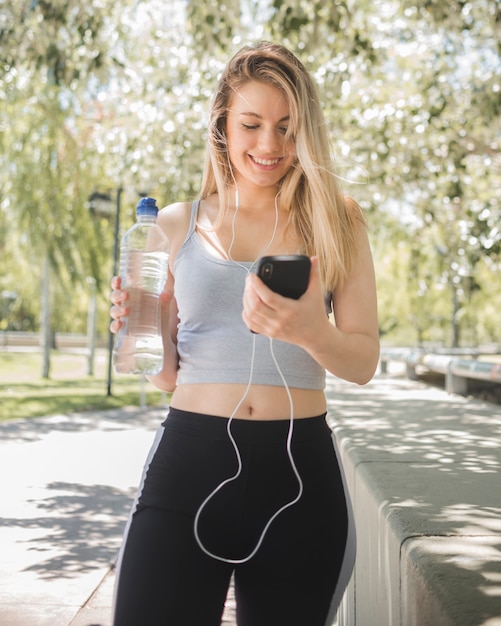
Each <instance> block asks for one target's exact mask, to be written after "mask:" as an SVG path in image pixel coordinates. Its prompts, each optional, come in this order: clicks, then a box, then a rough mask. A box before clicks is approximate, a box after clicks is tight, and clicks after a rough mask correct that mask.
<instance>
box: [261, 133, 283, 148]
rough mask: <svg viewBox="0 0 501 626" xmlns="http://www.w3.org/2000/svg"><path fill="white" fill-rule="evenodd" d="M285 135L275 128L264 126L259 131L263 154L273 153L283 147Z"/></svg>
mask: <svg viewBox="0 0 501 626" xmlns="http://www.w3.org/2000/svg"><path fill="white" fill-rule="evenodd" d="M282 145H283V136H282V135H281V134H280V132H279V131H278V130H276V129H275V128H262V129H261V132H260V133H259V141H258V148H259V151H260V152H261V153H262V154H272V153H276V152H279V151H280V150H281V149H282Z"/></svg>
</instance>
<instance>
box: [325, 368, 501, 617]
mask: <svg viewBox="0 0 501 626" xmlns="http://www.w3.org/2000/svg"><path fill="white" fill-rule="evenodd" d="M328 398H329V421H330V424H331V426H332V427H333V428H334V432H335V436H336V438H337V440H338V445H339V447H340V449H341V453H342V456H343V463H344V468H345V473H346V476H347V480H348V484H349V488H350V493H351V497H352V501H353V505H354V511H355V518H356V523H357V537H358V550H357V561H356V566H355V573H354V576H353V578H352V581H351V583H350V587H349V588H348V590H347V593H346V595H345V598H344V601H343V606H342V607H341V609H340V612H339V616H338V626H501V408H500V407H499V406H497V405H491V404H487V403H481V402H478V401H475V400H471V399H468V398H463V397H460V396H451V395H447V394H446V393H445V392H444V391H443V390H441V389H436V388H433V387H427V386H425V385H424V384H421V383H418V382H415V381H409V380H405V379H403V378H398V377H395V376H391V375H385V376H382V375H380V376H377V377H376V378H375V379H374V381H373V382H372V383H370V384H369V385H368V386H366V387H363V388H360V387H357V386H355V385H353V386H351V385H347V384H346V383H342V382H341V381H337V380H336V379H335V378H330V379H329V381H328Z"/></svg>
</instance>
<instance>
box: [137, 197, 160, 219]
mask: <svg viewBox="0 0 501 626" xmlns="http://www.w3.org/2000/svg"><path fill="white" fill-rule="evenodd" d="M157 214H158V207H157V201H156V200H155V198H141V200H139V202H138V203H137V207H136V215H137V216H138V217H139V216H140V215H149V216H151V217H156V216H157Z"/></svg>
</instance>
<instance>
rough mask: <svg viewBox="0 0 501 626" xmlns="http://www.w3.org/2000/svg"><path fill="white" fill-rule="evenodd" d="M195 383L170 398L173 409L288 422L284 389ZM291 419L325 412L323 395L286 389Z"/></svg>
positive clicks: (313, 391)
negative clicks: (291, 414) (286, 420)
mask: <svg viewBox="0 0 501 626" xmlns="http://www.w3.org/2000/svg"><path fill="white" fill-rule="evenodd" d="M246 390H247V385H243V384H226V383H215V384H214V383H212V384H207V383H198V384H190V385H183V384H182V385H179V386H178V387H176V390H175V391H174V393H173V395H172V399H171V402H170V405H171V406H172V407H173V408H176V409H180V410H183V411H189V412H191V413H204V414H210V415H219V416H221V417H226V418H229V417H231V416H232V415H233V413H234V412H235V409H236V408H237V406H238V409H237V411H236V413H235V415H234V417H236V418H238V419H248V420H285V419H289V417H290V412H291V407H290V400H289V396H288V394H287V390H286V389H285V387H278V386H273V385H252V386H251V387H249V389H248V390H247V393H246ZM289 392H290V396H291V400H292V406H293V417H294V418H295V419H302V418H307V417H311V416H312V415H320V414H322V413H325V411H326V400H325V394H324V392H323V391H322V390H320V389H299V388H295V387H291V388H289ZM244 396H245V397H244Z"/></svg>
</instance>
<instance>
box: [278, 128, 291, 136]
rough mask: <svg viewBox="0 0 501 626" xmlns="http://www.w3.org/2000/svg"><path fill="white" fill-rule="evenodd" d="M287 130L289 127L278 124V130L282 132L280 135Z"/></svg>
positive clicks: (284, 133)
mask: <svg viewBox="0 0 501 626" xmlns="http://www.w3.org/2000/svg"><path fill="white" fill-rule="evenodd" d="M288 130H289V129H288V128H287V126H279V127H278V131H279V132H280V133H282V135H286V134H287V131H288Z"/></svg>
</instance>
